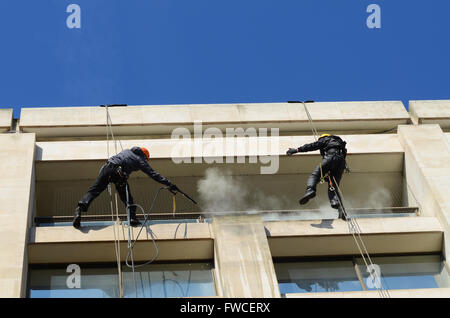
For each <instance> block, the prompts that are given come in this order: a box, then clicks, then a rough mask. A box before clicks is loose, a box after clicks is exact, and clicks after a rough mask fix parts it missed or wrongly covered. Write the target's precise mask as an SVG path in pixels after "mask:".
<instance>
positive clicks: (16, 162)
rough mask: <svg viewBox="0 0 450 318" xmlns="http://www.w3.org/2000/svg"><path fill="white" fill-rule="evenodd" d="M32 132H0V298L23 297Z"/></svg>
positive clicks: (30, 199) (31, 192) (31, 186)
mask: <svg viewBox="0 0 450 318" xmlns="http://www.w3.org/2000/svg"><path fill="white" fill-rule="evenodd" d="M34 149H35V135H34V134H1V135H0V162H1V164H0V251H1V253H0V297H2V298H6V297H25V296H26V282H27V271H28V268H27V267H28V261H27V253H26V249H27V242H28V228H29V226H30V220H31V215H32V211H33V207H34Z"/></svg>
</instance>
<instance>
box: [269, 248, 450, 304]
mask: <svg viewBox="0 0 450 318" xmlns="http://www.w3.org/2000/svg"><path fill="white" fill-rule="evenodd" d="M371 259H372V263H373V264H374V269H376V270H379V271H381V283H382V286H383V288H384V289H387V290H389V289H391V290H392V289H420V288H445V287H449V286H450V282H449V281H450V279H449V275H448V272H447V270H446V267H445V263H444V262H443V261H442V259H441V256H440V255H419V256H389V257H371ZM274 265H275V271H276V274H277V278H278V284H279V287H280V292H281V294H282V295H285V294H289V293H311V292H344V291H363V290H376V289H377V286H380V285H379V284H377V282H376V281H374V280H373V279H372V277H371V276H370V274H369V272H368V271H367V268H366V265H365V263H364V261H363V259H362V258H357V257H354V258H350V259H348V260H332V259H330V260H325V261H311V260H308V261H289V262H285V261H284V262H283V261H275V262H274Z"/></svg>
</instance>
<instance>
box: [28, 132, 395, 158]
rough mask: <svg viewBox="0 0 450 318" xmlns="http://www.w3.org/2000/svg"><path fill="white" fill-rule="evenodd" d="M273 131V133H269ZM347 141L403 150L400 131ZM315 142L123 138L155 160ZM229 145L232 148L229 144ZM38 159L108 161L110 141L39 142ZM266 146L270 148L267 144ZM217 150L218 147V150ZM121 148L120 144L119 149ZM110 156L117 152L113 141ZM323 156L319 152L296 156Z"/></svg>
mask: <svg viewBox="0 0 450 318" xmlns="http://www.w3.org/2000/svg"><path fill="white" fill-rule="evenodd" d="M268 134H270V132H268ZM340 137H341V138H342V139H343V140H345V141H346V142H347V150H348V153H349V154H377V153H403V147H402V145H401V144H400V142H399V140H398V137H397V134H380V135H370V136H367V135H341V136H340ZM311 142H314V138H313V137H312V136H279V137H278V136H267V137H235V138H216V139H210V138H203V139H196V138H193V136H192V138H190V139H151V140H145V139H144V140H142V139H135V140H122V141H121V143H122V147H123V149H127V148H131V147H134V146H142V147H146V148H148V149H149V150H150V157H151V158H152V159H182V158H186V155H191V156H192V157H193V156H194V155H195V156H203V157H205V158H214V157H216V156H222V157H226V156H233V155H234V156H236V155H238V156H263V155H264V156H266V155H279V156H286V150H287V149H288V148H291V147H299V146H301V145H303V144H306V143H311ZM228 145H229V147H227V146H228ZM36 146H37V151H36V152H37V153H36V161H38V162H39V161H67V160H71V161H78V160H107V159H108V142H107V141H64V142H59V141H48V142H36ZM265 146H266V147H265ZM213 149H217V152H214V151H213ZM120 150H121V148H120V146H118V151H120ZM109 154H110V156H112V155H114V154H115V149H114V144H113V142H109ZM311 155H319V151H314V152H309V153H301V154H296V155H295V156H311Z"/></svg>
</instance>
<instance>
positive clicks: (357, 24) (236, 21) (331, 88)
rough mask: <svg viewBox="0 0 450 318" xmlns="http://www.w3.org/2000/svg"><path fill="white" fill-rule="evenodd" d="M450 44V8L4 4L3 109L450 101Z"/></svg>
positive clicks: (228, 1)
mask: <svg viewBox="0 0 450 318" xmlns="http://www.w3.org/2000/svg"><path fill="white" fill-rule="evenodd" d="M71 3H76V4H78V5H79V6H80V7H81V29H69V28H67V26H66V18H67V17H68V15H69V13H66V7H67V6H68V5H69V4H71ZM372 3H375V4H378V5H379V6H380V8H381V28H380V29H369V28H368V27H367V25H366V19H367V17H368V16H369V13H367V12H366V8H367V6H368V5H369V4H372ZM449 33H450V1H448V0H433V1H426V0H396V1H392V0H372V1H365V0H346V1H336V0H303V1H302V0H189V1H186V0H127V1H122V0H121V1H113V0H70V1H66V0H41V1H32V0H29V1H25V0H2V1H1V2H0V34H1V38H0V39H1V44H2V45H1V46H2V49H1V50H0V74H1V76H0V107H5V108H14V115H15V117H18V116H20V108H21V107H43V106H52V107H54V106H61V107H64V106H93V105H99V104H112V103H126V104H129V105H155V104H194V103H198V104H203V103H234V102H240V103H250V102H251V103H253V102H256V103H259V102H283V101H287V100H292V99H300V100H301V99H303V100H306V99H312V100H316V101H356V100H402V101H403V102H404V103H405V106H407V104H406V103H407V101H408V100H414V99H450V88H449V87H450V85H449V83H450V41H449V40H448V39H449Z"/></svg>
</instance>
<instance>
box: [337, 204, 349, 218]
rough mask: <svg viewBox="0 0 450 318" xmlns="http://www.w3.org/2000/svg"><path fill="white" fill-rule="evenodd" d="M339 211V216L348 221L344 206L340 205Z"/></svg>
mask: <svg viewBox="0 0 450 318" xmlns="http://www.w3.org/2000/svg"><path fill="white" fill-rule="evenodd" d="M338 211H339V218H340V219H342V220H344V221H347V218H346V216H345V213H344V210H343V209H342V207H339V208H338Z"/></svg>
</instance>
